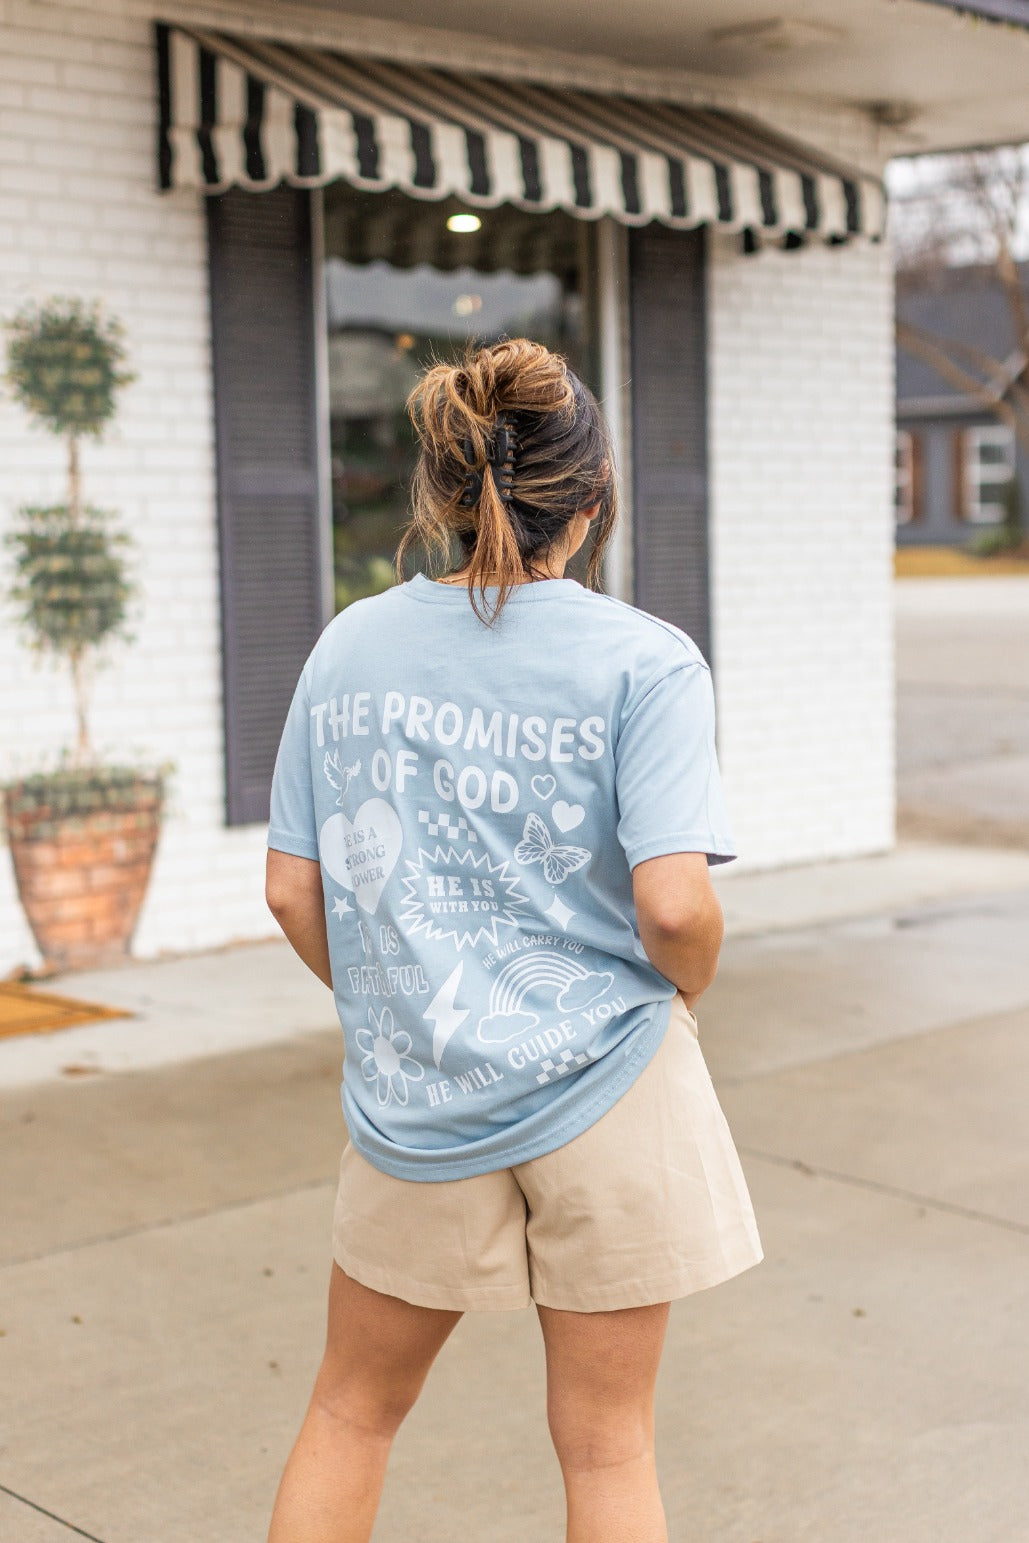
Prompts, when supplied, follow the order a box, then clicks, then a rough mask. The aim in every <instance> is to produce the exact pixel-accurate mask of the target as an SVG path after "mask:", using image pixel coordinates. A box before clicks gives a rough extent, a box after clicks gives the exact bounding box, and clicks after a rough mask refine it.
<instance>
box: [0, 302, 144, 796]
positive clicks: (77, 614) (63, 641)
mask: <svg viewBox="0 0 1029 1543" xmlns="http://www.w3.org/2000/svg"><path fill="white" fill-rule="evenodd" d="M7 331H8V334H9V337H8V345H7V369H6V374H5V377H4V378H5V380H6V382H7V384H8V386H9V387H10V389H11V392H12V394H13V396H14V397H15V398H16V400H17V401H19V402H20V403H21V404H22V406H23V407H24V408H25V409H26V411H27V412H28V413H29V414H30V415H31V416H32V417H33V418H35V419H36V421H37V422H38V423H40V424H41V425H42V426H43V427H44V428H46V429H47V430H49V432H50V433H52V434H55V435H57V436H59V437H60V438H62V439H63V440H64V441H65V444H66V447H67V456H68V459H67V476H68V492H67V498H66V500H65V501H64V502H63V503H60V504H49V505H26V506H24V507H23V508H21V509H20V510H19V511H18V514H17V518H16V523H15V526H14V528H13V529H12V530H11V531H10V532H9V533H8V535H7V536H6V537H5V541H6V544H7V545H8V547H9V548H10V549H11V551H12V553H13V558H14V568H15V582H14V585H13V586H12V589H11V599H12V601H13V602H14V605H15V607H16V609H17V612H18V615H19V619H20V620H21V622H22V625H23V627H24V628H25V630H26V632H27V633H28V636H29V641H30V643H31V645H32V646H33V647H34V648H36V649H38V650H42V651H49V652H52V653H54V654H57V655H59V656H61V657H63V658H65V659H66V660H67V662H68V666H69V669H70V672H71V677H72V687H73V690H74V694H75V709H76V719H77V736H76V745H75V752H74V761H75V763H76V765H79V766H85V765H88V764H89V763H90V762H91V761H92V759H93V749H92V743H91V740H90V731H89V693H90V685H91V680H92V670H93V666H94V665H95V662H96V658H97V653H98V650H99V649H100V648H101V646H102V645H103V644H104V643H106V642H108V641H109V640H111V639H113V638H114V637H116V636H119V635H120V636H122V637H124V636H126V615H127V608H128V603H129V600H130V598H131V596H132V593H133V586H132V584H131V582H130V580H129V577H128V572H127V566H126V561H125V559H126V554H127V551H128V549H129V548H130V547H131V541H130V538H129V536H128V535H127V534H125V532H123V531H121V530H120V529H119V528H118V525H117V521H116V518H115V516H114V515H112V514H110V513H107V512H106V511H104V510H100V509H95V508H93V507H92V506H87V505H84V503H83V499H82V477H81V467H80V456H79V443H80V440H81V439H82V438H83V437H88V438H92V439H99V438H100V437H101V436H102V434H103V432H104V429H105V427H106V426H107V424H108V423H109V422H110V421H111V419H112V418H113V417H114V415H115V411H116V398H117V394H118V391H119V390H120V388H121V387H123V386H125V385H127V384H128V383H129V382H130V381H131V380H132V379H134V376H133V375H132V373H131V372H130V371H129V370H128V369H126V368H125V347H124V342H123V333H122V328H121V326H120V324H119V323H118V322H117V321H115V320H114V319H113V318H109V317H105V316H104V315H103V314H102V312H101V311H100V309H99V307H98V306H96V305H92V306H90V305H86V304H85V303H84V302H83V301H81V300H61V299H53V300H48V301H45V302H44V303H43V304H42V305H39V306H28V307H26V308H25V309H24V310H22V311H20V312H19V313H18V314H17V315H16V316H15V317H14V319H13V321H11V322H10V323H9V324H8V327H7Z"/></svg>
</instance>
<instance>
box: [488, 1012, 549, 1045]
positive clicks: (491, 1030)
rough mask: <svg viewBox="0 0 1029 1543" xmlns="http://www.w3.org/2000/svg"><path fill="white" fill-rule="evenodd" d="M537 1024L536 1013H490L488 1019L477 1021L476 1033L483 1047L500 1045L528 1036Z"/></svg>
mask: <svg viewBox="0 0 1029 1543" xmlns="http://www.w3.org/2000/svg"><path fill="white" fill-rule="evenodd" d="M538 1023H539V1018H538V1016H537V1015H536V1013H520V1012H518V1011H515V1012H513V1013H491V1014H490V1016H489V1017H488V1018H480V1019H479V1027H478V1029H477V1030H476V1033H477V1034H478V1036H479V1038H480V1039H481V1040H482V1042H483V1044H484V1045H502V1044H503V1043H504V1041H505V1040H508V1039H515V1038H516V1037H517V1035H519V1034H528V1032H529V1030H530V1029H534V1028H535V1027H536V1025H537V1024H538Z"/></svg>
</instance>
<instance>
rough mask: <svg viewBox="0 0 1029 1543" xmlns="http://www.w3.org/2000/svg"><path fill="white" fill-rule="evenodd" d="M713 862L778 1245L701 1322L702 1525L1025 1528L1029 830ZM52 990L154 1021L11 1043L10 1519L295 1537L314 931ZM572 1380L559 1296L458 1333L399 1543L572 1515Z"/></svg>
mask: <svg viewBox="0 0 1029 1543" xmlns="http://www.w3.org/2000/svg"><path fill="white" fill-rule="evenodd" d="M719 882H720V883H721V884H722V895H723V899H724V901H725V905H726V910H727V915H728V917H729V919H730V924H731V925H730V934H731V935H730V938H729V940H728V942H727V945H726V948H725V951H724V954H723V966H722V971H721V974H720V976H719V980H718V982H717V983H716V986H715V987H714V988H713V989H712V991H711V992H710V993H709V995H708V996H707V997H705V999H704V1002H703V1004H702V1007H701V1012H700V1020H701V1030H702V1042H703V1044H704V1048H705V1053H706V1055H707V1058H708V1062H709V1065H710V1067H711V1070H712V1074H713V1076H714V1079H715V1082H716V1085H717V1086H718V1089H719V1092H720V1095H721V1097H722V1101H723V1105H724V1107H725V1110H726V1113H727V1115H728V1117H729V1121H730V1124H731V1126H732V1128H733V1131H734V1134H735V1136H736V1139H737V1142H738V1144H739V1146H740V1149H741V1154H742V1157H743V1161H744V1166H745V1168H746V1171H747V1175H748V1179H749V1181H750V1184H751V1189H752V1193H753V1196H754V1202H755V1207H756V1210H757V1213H758V1220H759V1224H760V1227H761V1231H762V1236H763V1240H764V1244H765V1251H766V1259H765V1262H764V1263H763V1264H762V1265H761V1266H759V1267H758V1268H757V1269H755V1270H752V1271H750V1272H748V1273H747V1274H746V1275H744V1276H743V1277H741V1278H740V1279H738V1280H736V1281H733V1282H730V1283H729V1284H728V1285H726V1286H723V1287H721V1288H719V1289H718V1290H716V1291H711V1292H708V1293H702V1294H700V1295H699V1296H696V1297H693V1298H690V1299H687V1300H686V1301H684V1302H681V1303H679V1304H677V1305H676V1307H675V1308H674V1309H673V1314H672V1325H671V1329H670V1334H669V1343H668V1349H667V1352H666V1356H665V1361H664V1365H663V1370H662V1378H661V1385H660V1396H659V1403H660V1422H661V1423H660V1432H661V1436H660V1447H659V1460H660V1464H661V1469H662V1479H663V1487H664V1492H665V1497H666V1504H667V1509H668V1513H669V1523H670V1536H671V1538H672V1539H673V1540H674V1543H830V1540H831V1543H859V1540H860V1543H867V1539H868V1538H869V1537H877V1538H880V1539H882V1540H883V1543H1021V1540H1022V1539H1024V1538H1026V1537H1027V1536H1029V1523H1027V1519H1026V1518H1027V1512H1029V1482H1027V1478H1026V1465H1025V1461H1024V1453H1025V1451H1026V1450H1027V1448H1029V1412H1027V1411H1029V1399H1027V1394H1026V1388H1027V1386H1029V1343H1027V1336H1026V1334H1025V1323H1026V1321H1027V1312H1029V1268H1027V1266H1029V1182H1027V1181H1029V1153H1027V1149H1026V1143H1025V1138H1024V1127H1025V1118H1024V1106H1025V1088H1026V1086H1027V1085H1029V1084H1027V1078H1029V952H1027V950H1026V948H1025V937H1026V935H1027V928H1029V855H1026V854H1020V855H1019V854H1012V853H1004V852H999V851H992V852H987V853H980V852H976V851H974V850H971V849H963V851H961V850H959V851H957V852H948V851H944V850H941V849H937V848H930V847H925V848H916V847H910V848H905V849H901V851H899V852H898V853H897V854H895V855H893V856H891V857H884V858H876V859H867V860H864V861H863V862H862V863H858V864H846V863H838V864H831V865H825V866H823V867H820V868H814V869H805V870H801V869H797V870H794V871H793V872H792V873H790V872H787V873H780V874H776V875H745V874H739V875H736V876H732V877H728V876H726V877H725V878H724V880H723V879H722V878H720V879H719ZM55 989H63V990H66V991H68V992H69V994H74V995H80V996H86V997H89V996H93V997H95V998H96V999H97V1000H100V1001H105V1002H112V1001H115V1002H117V1001H123V1002H125V1003H126V1005H131V1006H133V1007H134V1008H136V1009H138V1011H139V1016H138V1017H137V1018H134V1019H130V1020H121V1021H118V1020H115V1021H111V1022H108V1023H106V1024H101V1025H97V1026H95V1027H94V1028H83V1029H76V1030H70V1031H67V1032H66V1033H64V1034H62V1035H55V1036H49V1037H48V1040H47V1043H48V1045H49V1050H48V1054H49V1055H50V1060H49V1061H47V1062H46V1063H45V1064H44V1062H43V1061H37V1062H35V1063H32V1064H30V1063H31V1059H32V1058H31V1054H30V1053H29V1047H30V1046H37V1045H43V1044H44V1040H42V1039H40V1040H37V1041H31V1042H30V1041H25V1042H24V1043H23V1044H21V1045H18V1044H16V1043H15V1042H13V1041H8V1042H7V1043H6V1044H0V1053H2V1054H0V1083H3V1082H5V1081H6V1083H7V1086H6V1088H5V1089H4V1091H2V1092H0V1151H2V1160H0V1214H2V1215H3V1217H4V1227H3V1233H2V1237H0V1302H2V1306H0V1329H2V1330H3V1337H2V1338H0V1384H2V1386H3V1389H4V1397H3V1400H2V1401H0V1404H2V1411H0V1420H2V1422H3V1423H2V1427H0V1540H2V1543H61V1540H65V1539H67V1540H70V1539H71V1538H72V1537H74V1536H87V1537H92V1538H94V1539H99V1540H100V1543H198V1540H200V1539H202V1540H204V1543H241V1540H244V1539H246V1540H253V1543H263V1539H264V1536H265V1530H266V1526H267V1517H268V1513H269V1510H270V1506H271V1499H272V1496H273V1493H274V1489H275V1485H276V1483H277V1481H278V1476H279V1472H280V1470H281V1466H282V1462H283V1461H284V1458H285V1456H286V1453H287V1451H288V1449H289V1446H290V1444H291V1441H292V1438H293V1435H294V1434H295V1430H296V1427H297V1424H298V1422H299V1420H300V1417H301V1414H302V1411H303V1407H304V1404H305V1402H306V1398H307V1394H308V1391H309V1387H310V1381H311V1378H312V1376H313V1372H314V1369H315V1366H316V1364H317V1360H318V1357H319V1354H320V1350H321V1341H322V1334H323V1325H324V1294H325V1286H326V1280H327V1274H328V1229H329V1220H330V1215H331V1205H332V1196H333V1192H334V1179H335V1168H336V1162H337V1158H338V1151H339V1146H340V1141H341V1137H342V1127H341V1119H340V1114H339V1105H338V1086H337V1084H338V1077H339V1037H338V1029H337V1028H336V1027H335V1026H334V1024H333V1019H332V1008H331V1002H330V1000H329V998H328V995H327V993H325V991H324V990H323V988H321V987H320V986H318V985H317V983H314V982H312V981H310V978H309V977H307V976H306V974H305V972H304V970H303V968H302V966H300V965H299V964H298V963H297V961H295V960H294V959H293V958H292V956H291V955H290V954H289V951H288V950H287V949H286V948H285V947H284V945H282V944H266V945H256V946H251V947H246V948H239V949H235V950H229V951H226V952H224V953H222V954H218V955H206V956H203V957H202V958H199V959H190V960H172V961H163V962H160V963H156V964H149V965H134V966H130V967H128V968H126V969H124V970H122V971H120V972H110V973H109V974H105V975H103V976H99V975H95V976H86V975H79V976H74V977H72V976H69V977H66V978H65V979H63V980H61V981H60V982H58V983H56V985H55ZM90 1036H92V1038H90ZM58 1042H59V1043H58ZM148 1060H149V1061H150V1062H151V1063H152V1064H149V1065H148V1064H145V1063H146V1062H147V1061H148ZM62 1065H63V1066H65V1067H78V1068H79V1070H78V1071H77V1072H76V1071H73V1072H71V1073H70V1074H69V1073H68V1072H65V1073H62V1072H61V1070H60V1068H61V1066H62ZM118 1068H122V1069H123V1074H122V1075H115V1074H113V1073H114V1071H116V1070H117V1069H118ZM90 1073H91V1074H90ZM542 1371H543V1369H542V1356H541V1351H540V1346H539V1334H538V1329H537V1328H536V1325H535V1320H534V1316H533V1315H532V1314H531V1313H512V1314H498V1315H489V1314H481V1315H471V1316H469V1317H468V1318H467V1319H466V1320H465V1322H464V1323H462V1325H461V1326H460V1327H459V1329H458V1331H457V1333H456V1334H455V1335H454V1337H453V1339H452V1340H451V1342H450V1343H449V1344H448V1346H447V1347H446V1348H445V1350H444V1352H443V1354H442V1356H441V1358H440V1361H439V1363H438V1365H437V1367H436V1368H435V1370H434V1372H433V1375H432V1377H431V1378H430V1381H429V1384H428V1387H427V1389H426V1391H425V1394H424V1395H423V1399H422V1401H421V1403H420V1404H419V1406H418V1408H417V1409H416V1410H415V1412H414V1414H413V1415H412V1417H411V1419H410V1420H409V1422H408V1424H407V1425H406V1426H405V1428H404V1430H403V1431H402V1433H401V1437H400V1440H399V1442H398V1445H397V1450H396V1453H395V1457H394V1462H393V1467H392V1471H391V1475H390V1480H389V1483H388V1486H387V1494H386V1498H385V1501H384V1504H383V1509H382V1513H381V1517H380V1522H379V1526H378V1529H377V1533H376V1538H377V1540H378V1543H414V1540H416V1539H417V1540H418V1543H454V1540H455V1539H460V1540H464V1539H476V1540H483V1543H515V1540H517V1543H526V1540H531V1543H537V1540H538V1543H544V1540H551V1539H553V1540H559V1539H560V1538H561V1537H562V1535H563V1534H562V1514H563V1511H562V1501H561V1491H560V1483H559V1478H558V1474H557V1469H556V1464H555V1462H554V1460H553V1457H552V1455H551V1454H550V1451H549V1446H548V1441H547V1436H546V1428H545V1419H544V1410H543V1375H542ZM38 1508H42V1509H38ZM44 1512H45V1513H50V1514H44ZM73 1529H78V1531H77V1532H76V1531H75V1530H73Z"/></svg>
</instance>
